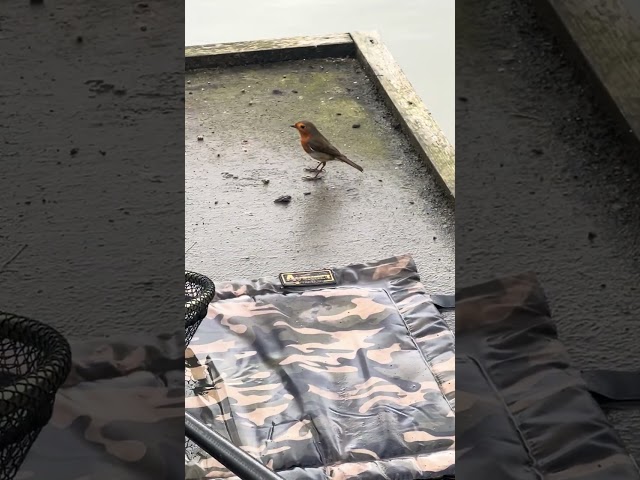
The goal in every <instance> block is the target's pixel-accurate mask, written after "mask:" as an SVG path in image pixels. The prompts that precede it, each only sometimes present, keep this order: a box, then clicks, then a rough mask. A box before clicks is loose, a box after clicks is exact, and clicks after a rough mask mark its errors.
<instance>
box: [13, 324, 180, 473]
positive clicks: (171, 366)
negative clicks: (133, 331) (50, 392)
mask: <svg viewBox="0 0 640 480" xmlns="http://www.w3.org/2000/svg"><path fill="white" fill-rule="evenodd" d="M71 346H72V354H73V367H72V371H71V373H70V375H69V377H68V378H67V381H66V383H65V384H64V385H63V387H62V388H61V389H60V390H59V391H58V393H57V396H56V402H55V406H54V411H53V416H52V418H51V421H50V422H49V424H48V425H47V426H46V427H45V428H44V429H43V431H42V433H41V434H40V436H39V437H38V439H37V440H36V442H35V444H34V445H33V447H32V448H31V450H30V452H29V454H28V456H27V458H26V460H25V462H24V464H23V465H22V468H21V469H20V471H19V472H18V475H17V477H16V479H21V480H27V479H44V478H46V479H47V480H113V479H118V480H121V479H122V480H128V479H134V478H135V479H141V478H148V479H155V480H157V479H167V480H169V479H171V480H175V479H177V478H183V475H184V466H183V465H184V460H183V454H182V449H183V442H182V438H183V432H184V373H183V368H184V367H183V363H184V332H183V331H182V329H180V330H179V331H178V332H176V333H175V334H174V335H160V336H157V337H155V338H154V337H152V336H150V335H144V336H142V335H141V336H139V337H133V338H132V337H127V338H124V339H121V340H95V341H90V342H81V343H80V342H79V343H76V344H73V343H72V345H71Z"/></svg>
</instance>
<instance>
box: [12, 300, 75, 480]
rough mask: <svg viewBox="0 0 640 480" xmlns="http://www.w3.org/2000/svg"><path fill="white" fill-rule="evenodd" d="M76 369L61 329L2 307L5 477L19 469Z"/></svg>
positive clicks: (13, 474) (13, 475) (14, 473)
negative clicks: (57, 393) (58, 396)
mask: <svg viewBox="0 0 640 480" xmlns="http://www.w3.org/2000/svg"><path fill="white" fill-rule="evenodd" d="M70 370H71V348H70V347H69V343H68V342H67V340H66V339H65V338H64V337H63V336H62V335H61V334H60V333H59V332H58V331H56V330H55V329H54V328H52V327H50V326H48V325H45V324H43V323H40V322H38V321H36V320H31V319H28V318H24V317H21V316H18V315H14V314H11V313H5V312H0V480H11V479H13V478H14V477H15V475H16V474H17V473H18V469H19V468H20V466H21V465H22V463H23V462H24V459H25V458H26V456H27V454H28V453H29V450H30V449H31V446H32V445H33V443H34V442H35V440H36V438H37V437H38V435H39V434H40V432H41V431H42V428H43V427H44V426H45V425H46V424H47V423H48V422H49V420H50V419H51V415H52V413H53V405H54V402H55V397H56V392H57V391H58V389H59V388H60V387H61V386H62V384H63V383H64V381H65V380H66V378H67V376H68V375H69V372H70Z"/></svg>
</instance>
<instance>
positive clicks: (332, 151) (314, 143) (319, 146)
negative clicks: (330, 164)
mask: <svg viewBox="0 0 640 480" xmlns="http://www.w3.org/2000/svg"><path fill="white" fill-rule="evenodd" d="M307 145H309V147H310V148H311V150H313V151H315V152H320V153H326V154H327V155H333V156H334V157H339V156H340V155H342V154H341V153H340V151H339V150H338V149H337V148H336V147H334V146H333V145H331V144H330V143H329V141H328V140H327V139H326V138H324V137H321V139H317V138H312V139H310V140H309V141H308V142H307Z"/></svg>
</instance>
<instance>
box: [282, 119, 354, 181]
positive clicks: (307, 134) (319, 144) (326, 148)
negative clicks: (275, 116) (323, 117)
mask: <svg viewBox="0 0 640 480" xmlns="http://www.w3.org/2000/svg"><path fill="white" fill-rule="evenodd" d="M291 127H292V128H295V129H296V130H298V133H300V143H301V144H302V148H304V151H305V152H307V153H308V154H309V156H310V157H311V158H313V159H314V160H317V161H318V165H317V166H316V168H305V171H307V172H316V174H315V176H314V177H312V178H310V180H315V179H317V178H318V175H320V172H322V170H324V167H325V165H326V164H327V162H330V161H332V160H339V161H341V162H344V163H346V164H347V165H351V166H352V167H353V168H355V169H356V170H360V171H361V172H362V171H363V170H362V167H361V166H360V165H358V164H357V163H355V162H352V161H351V160H349V159H348V158H347V157H345V156H344V155H343V154H342V153H340V151H339V150H338V149H337V148H336V147H334V146H333V145H331V143H329V140H327V139H326V138H325V137H324V135H322V134H321V133H320V132H319V131H318V129H317V128H316V126H315V125H314V124H313V123H311V122H307V121H306V120H305V121H302V122H298V123H296V124H295V125H291Z"/></svg>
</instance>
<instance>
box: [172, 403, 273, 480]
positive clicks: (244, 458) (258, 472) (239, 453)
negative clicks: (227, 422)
mask: <svg viewBox="0 0 640 480" xmlns="http://www.w3.org/2000/svg"><path fill="white" fill-rule="evenodd" d="M184 422H185V429H186V433H187V437H189V438H190V439H191V440H193V441H194V442H195V443H197V444H198V445H199V446H200V447H201V448H202V449H203V450H204V451H205V452H207V453H208V454H209V455H211V456H212V457H213V458H215V459H216V460H218V461H219V462H220V463H221V464H223V465H224V466H225V467H227V468H228V469H229V470H230V471H231V472H232V473H234V474H236V475H237V476H238V477H240V478H241V479H242V480H283V478H282V477H281V476H280V475H277V474H276V473H274V472H273V471H271V470H269V469H268V468H267V467H265V466H264V465H263V464H262V463H260V462H259V461H257V460H256V459H255V458H253V457H252V456H251V455H249V454H248V453H246V452H245V451H244V450H242V449H240V448H238V447H236V446H235V445H234V444H233V443H231V442H230V441H229V440H227V439H226V438H224V437H222V436H221V435H219V434H217V433H216V432H214V431H212V430H210V429H209V428H207V427H206V425H204V424H203V423H202V422H200V421H199V420H197V419H196V418H195V417H194V416H193V415H191V414H190V413H188V412H185V418H184Z"/></svg>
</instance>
